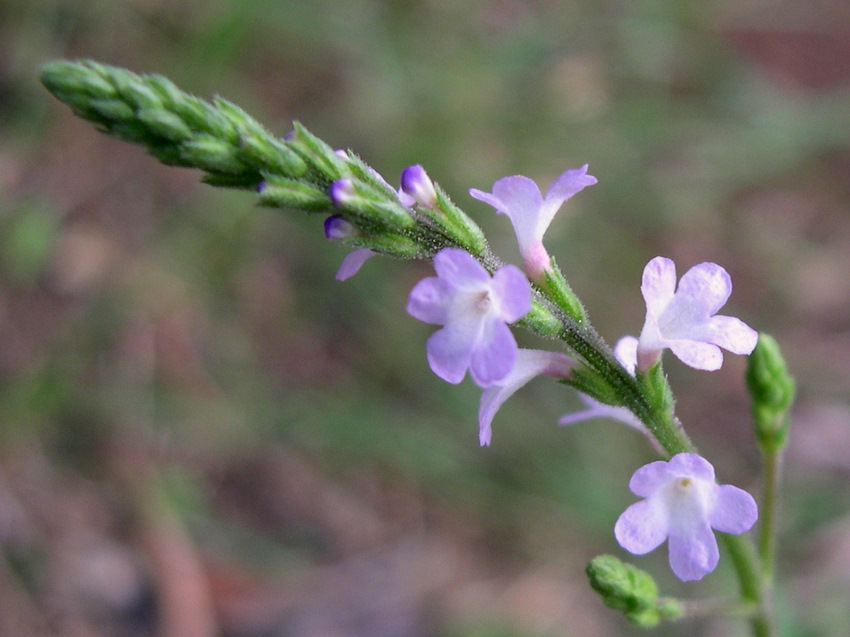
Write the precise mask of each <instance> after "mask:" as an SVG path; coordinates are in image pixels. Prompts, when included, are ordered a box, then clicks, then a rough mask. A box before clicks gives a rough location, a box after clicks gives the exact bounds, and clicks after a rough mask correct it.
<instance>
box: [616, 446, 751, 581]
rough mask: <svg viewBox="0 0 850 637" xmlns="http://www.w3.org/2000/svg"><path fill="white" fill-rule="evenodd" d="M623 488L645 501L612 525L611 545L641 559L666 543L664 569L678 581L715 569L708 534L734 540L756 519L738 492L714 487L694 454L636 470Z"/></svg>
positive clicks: (747, 500)
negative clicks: (731, 536)
mask: <svg viewBox="0 0 850 637" xmlns="http://www.w3.org/2000/svg"><path fill="white" fill-rule="evenodd" d="M629 488H630V489H631V490H632V492H633V493H634V494H635V495H639V496H641V497H643V498H645V499H644V500H641V501H640V502H636V503H634V504H632V505H631V506H630V507H629V508H627V509H626V510H625V511H624V512H623V514H622V515H621V516H620V518H619V519H618V520H617V523H616V525H615V526H614V535H615V536H616V538H617V541H618V542H619V543H620V546H622V547H623V548H624V549H626V550H627V551H629V552H630V553H634V554H636V555H643V554H644V553H649V552H650V551H652V550H653V549H655V548H657V547H659V546H660V545H661V544H662V543H663V542H664V540H667V542H668V545H669V557H670V567H671V568H672V569H673V573H674V574H675V575H676V577H678V578H679V579H681V580H682V581H691V580H698V579H702V577H703V576H704V575H706V574H707V573H710V572H711V571H713V570H714V568H715V567H716V566H717V561H718V559H719V552H718V549H717V539H716V538H715V537H714V532H713V531H712V529H714V530H717V531H721V532H723V533H732V534H736V535H737V534H740V533H744V532H746V531H748V530H750V528H751V527H752V526H753V524H755V521H756V519H757V518H758V508H757V506H756V502H755V500H754V499H753V497H752V496H751V495H750V494H749V493H747V492H746V491H744V490H743V489H739V488H738V487H734V486H731V485H718V484H717V482H716V481H715V478H714V467H712V466H711V464H710V463H709V462H708V460H706V459H705V458H703V457H701V456H698V455H697V454H694V453H680V454H677V455H675V456H673V457H672V458H671V459H670V461H669V462H665V461H663V460H659V461H657V462H651V463H649V464H648V465H645V466H643V467H641V468H640V469H638V470H637V471H635V473H634V475H633V476H632V479H631V481H630V482H629Z"/></svg>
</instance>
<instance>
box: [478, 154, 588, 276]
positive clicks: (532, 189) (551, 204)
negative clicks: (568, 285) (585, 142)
mask: <svg viewBox="0 0 850 637" xmlns="http://www.w3.org/2000/svg"><path fill="white" fill-rule="evenodd" d="M595 183H596V177H593V176H591V175H588V174H587V164H585V165H584V166H582V167H581V168H578V169H575V170H568V171H566V172H565V173H564V174H562V175H561V176H560V177H558V178H557V179H556V180H555V181H554V183H553V184H552V185H551V186H550V187H549V190H547V191H546V196H545V197H543V196H541V194H540V189H539V188H538V187H537V184H535V183H534V181H532V180H531V179H529V178H528V177H522V176H520V175H516V176H513V177H503V178H502V179H499V180H498V181H497V182H496V183H495V184H493V193H492V194H491V193H487V192H483V191H481V190H478V189H476V188H472V189H470V191H469V194H470V195H472V196H473V197H475V198H476V199H479V200H481V201H483V202H484V203H487V204H490V205H491V206H493V207H494V208H495V209H496V211H497V212H501V213H504V214H506V215H507V216H508V218H509V219H510V220H511V224H512V225H513V227H514V231H515V232H516V236H517V241H518V243H519V250H520V254H521V255H522V260H523V263H524V265H525V271H526V274H528V277H529V278H530V279H531V280H532V281H539V280H540V279H541V277H542V276H543V273H544V272H545V271H546V270H549V269H550V268H551V260H550V258H549V254H548V253H547V252H546V248H544V247H543V234H544V233H545V232H546V229H547V228H548V227H549V224H550V223H551V222H552V219H553V218H554V216H555V213H556V212H558V209H559V208H560V207H561V205H562V204H563V203H564V202H565V201H566V200H567V199H569V198H570V197H572V196H573V195H574V194H576V193H577V192H579V191H580V190H582V189H583V188H584V187H585V186H591V185H593V184H595Z"/></svg>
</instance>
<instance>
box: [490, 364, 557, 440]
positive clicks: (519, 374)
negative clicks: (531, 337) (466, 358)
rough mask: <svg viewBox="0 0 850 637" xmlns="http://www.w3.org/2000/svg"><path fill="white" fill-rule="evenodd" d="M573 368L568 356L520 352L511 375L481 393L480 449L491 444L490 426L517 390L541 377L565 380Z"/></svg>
mask: <svg viewBox="0 0 850 637" xmlns="http://www.w3.org/2000/svg"><path fill="white" fill-rule="evenodd" d="M571 366H572V362H571V361H570V359H569V358H568V357H567V356H566V355H565V354H561V353H558V352H548V351H544V350H531V349H521V350H519V351H518V352H517V356H516V362H515V363H514V366H513V369H511V371H510V373H508V375H507V376H505V377H504V378H503V379H502V380H500V381H499V383H498V384H494V385H490V386H489V387H486V388H485V389H484V391H483V392H482V393H481V406H480V407H479V409H478V440H479V442H480V443H481V446H486V445H489V444H490V438H491V434H492V431H491V427H490V425H491V424H492V422H493V417H494V416H495V415H496V412H497V411H498V410H499V408H500V407H501V406H502V404H503V403H504V402H505V401H506V400H507V399H508V398H510V397H511V396H512V395H513V394H514V393H516V391H517V390H518V389H520V388H521V387H522V386H523V385H525V384H526V383H528V382H529V381H530V380H531V379H532V378H534V377H535V376H539V375H540V374H546V375H547V376H552V377H554V378H566V377H567V375H568V374H569V371H570V367H571Z"/></svg>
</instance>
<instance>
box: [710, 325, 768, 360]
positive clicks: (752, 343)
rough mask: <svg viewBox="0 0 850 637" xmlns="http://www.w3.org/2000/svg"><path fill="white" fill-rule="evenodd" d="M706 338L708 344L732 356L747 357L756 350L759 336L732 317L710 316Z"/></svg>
mask: <svg viewBox="0 0 850 637" xmlns="http://www.w3.org/2000/svg"><path fill="white" fill-rule="evenodd" d="M708 338H709V339H710V342H712V343H716V344H717V345H719V346H720V347H722V348H723V349H726V350H729V351H730V352H732V353H733V354H744V355H749V354H751V353H752V352H753V350H754V349H755V348H756V343H758V340H759V334H758V332H756V331H755V330H754V329H753V328H751V327H750V326H749V325H747V324H746V323H744V322H743V321H742V320H741V319H738V318H735V317H733V316H712V317H711V321H710V323H709V335H708Z"/></svg>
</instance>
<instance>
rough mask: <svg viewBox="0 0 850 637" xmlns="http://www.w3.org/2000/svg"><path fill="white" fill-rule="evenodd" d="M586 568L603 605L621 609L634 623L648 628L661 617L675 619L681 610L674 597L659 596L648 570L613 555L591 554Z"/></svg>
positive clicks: (680, 613) (654, 624)
mask: <svg viewBox="0 0 850 637" xmlns="http://www.w3.org/2000/svg"><path fill="white" fill-rule="evenodd" d="M585 572H586V573H587V576H588V577H589V578H590V585H591V587H593V590H595V591H596V592H597V593H599V594H600V595H601V596H602V601H603V602H604V603H605V605H606V606H608V607H610V608H614V609H617V610H620V611H622V612H623V614H624V615H625V616H626V618H628V620H629V621H630V622H632V623H633V624H635V625H636V626H641V627H642V628H651V627H653V626H656V625H657V624H658V623H659V622H660V621H661V620H662V619H674V618H676V617H680V616H681V615H682V614H683V613H684V609H683V608H682V606H681V604H679V603H678V602H676V601H675V600H671V599H666V598H664V599H659V598H658V586H657V585H656V583H655V580H654V579H652V576H651V575H650V574H649V573H647V572H646V571H642V570H640V569H639V568H637V567H635V566H632V565H631V564H626V563H625V562H622V561H621V560H619V559H617V558H616V557H614V556H613V555H599V556H597V557H595V558H593V559H592V560H591V561H590V563H589V564H588V565H587V569H586V571H585Z"/></svg>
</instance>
